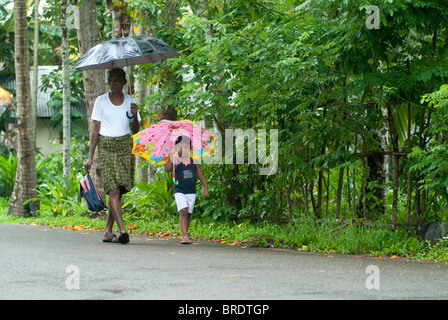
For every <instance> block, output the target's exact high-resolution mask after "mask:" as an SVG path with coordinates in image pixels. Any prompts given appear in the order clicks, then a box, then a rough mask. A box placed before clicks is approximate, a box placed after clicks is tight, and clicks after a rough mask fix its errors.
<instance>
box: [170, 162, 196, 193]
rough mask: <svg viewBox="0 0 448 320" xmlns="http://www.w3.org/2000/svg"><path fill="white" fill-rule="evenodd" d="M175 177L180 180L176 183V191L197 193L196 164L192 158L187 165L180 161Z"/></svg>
mask: <svg viewBox="0 0 448 320" xmlns="http://www.w3.org/2000/svg"><path fill="white" fill-rule="evenodd" d="M175 170H176V171H175V179H176V180H177V181H179V184H178V185H174V193H177V192H179V193H183V194H191V193H196V176H197V174H196V165H195V164H194V162H193V159H191V158H190V164H188V165H185V164H183V163H182V162H180V163H179V164H178V165H177V166H176V169H175Z"/></svg>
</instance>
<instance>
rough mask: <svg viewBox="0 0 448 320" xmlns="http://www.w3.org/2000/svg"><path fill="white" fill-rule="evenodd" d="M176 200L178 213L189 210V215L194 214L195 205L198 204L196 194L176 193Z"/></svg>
mask: <svg viewBox="0 0 448 320" xmlns="http://www.w3.org/2000/svg"><path fill="white" fill-rule="evenodd" d="M174 199H176V204H177V211H180V210H182V209H183V208H188V212H189V213H193V207H194V203H195V202H196V194H195V193H188V194H184V193H179V192H178V193H175V194H174Z"/></svg>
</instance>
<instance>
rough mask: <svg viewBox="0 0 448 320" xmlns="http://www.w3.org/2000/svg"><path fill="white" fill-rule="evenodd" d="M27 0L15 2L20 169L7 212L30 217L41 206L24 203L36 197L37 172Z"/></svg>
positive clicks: (17, 172)
mask: <svg viewBox="0 0 448 320" xmlns="http://www.w3.org/2000/svg"><path fill="white" fill-rule="evenodd" d="M26 13H27V5H26V0H17V1H15V3H14V27H15V35H14V41H15V44H14V49H15V69H16V89H17V91H16V93H17V104H16V106H17V128H18V148H17V158H18V159H17V171H16V182H15V185H14V191H13V193H12V196H11V202H10V205H9V210H8V214H10V215H13V216H27V215H29V214H30V213H32V214H34V213H35V212H36V210H38V209H39V202H38V201H30V202H28V203H27V204H26V205H24V203H25V202H27V201H28V200H30V199H32V198H34V197H36V196H37V192H36V188H37V173H36V158H35V157H36V154H35V144H36V142H35V141H36V135H35V131H36V113H35V111H34V110H33V107H32V101H31V86H30V61H29V52H28V32H27V16H26Z"/></svg>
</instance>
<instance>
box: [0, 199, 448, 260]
mask: <svg viewBox="0 0 448 320" xmlns="http://www.w3.org/2000/svg"><path fill="white" fill-rule="evenodd" d="M8 204H9V202H8V201H7V199H4V198H0V224H6V223H19V224H32V225H38V226H39V225H46V226H49V227H57V228H65V229H69V230H103V229H104V227H105V224H106V221H105V220H103V219H98V218H96V219H93V218H91V217H89V216H83V215H73V216H64V215H53V214H52V213H51V210H46V209H45V208H42V209H41V214H40V215H39V216H38V217H30V218H17V217H9V216H7V210H8ZM124 221H125V224H126V226H127V228H128V230H129V232H130V233H133V234H143V235H154V236H160V237H179V235H180V228H179V221H178V218H177V217H173V216H169V217H167V218H164V219H163V220H162V219H157V218H155V217H154V216H151V217H150V216H146V217H140V218H136V217H135V214H134V215H133V214H129V213H125V214H124ZM190 233H191V235H192V237H194V238H198V239H201V240H211V241H220V242H222V243H226V244H229V245H238V246H242V247H267V248H285V249H293V250H297V251H305V252H321V253H325V254H336V253H338V254H357V255H369V256H376V257H380V258H383V257H389V258H412V259H417V260H434V261H448V246H447V242H446V241H440V242H439V243H437V244H436V245H430V244H429V243H426V242H424V241H421V239H419V238H418V236H417V235H416V232H415V231H405V230H402V229H397V230H391V229H390V228H388V227H386V226H384V225H382V224H381V223H376V224H374V225H364V224H362V223H357V224H355V223H348V224H342V223H336V222H334V221H330V220H319V221H317V220H301V221H294V222H290V223H276V222H270V221H263V222H253V221H249V220H244V221H238V222H236V221H219V222H218V221H211V222H206V221H203V220H202V219H199V218H196V219H194V218H193V219H192V221H191V225H190Z"/></svg>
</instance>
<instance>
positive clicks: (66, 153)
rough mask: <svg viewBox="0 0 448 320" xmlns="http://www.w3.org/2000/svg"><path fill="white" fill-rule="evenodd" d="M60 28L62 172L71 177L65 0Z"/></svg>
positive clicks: (63, 1) (66, 176)
mask: <svg viewBox="0 0 448 320" xmlns="http://www.w3.org/2000/svg"><path fill="white" fill-rule="evenodd" d="M61 29H62V97H63V98H62V114H63V116H62V118H63V126H62V127H63V129H62V131H63V134H62V136H63V141H64V142H63V167H64V168H63V174H64V177H65V178H67V179H70V178H71V163H70V158H71V150H70V141H71V136H70V74H69V52H68V50H69V45H68V31H67V0H61Z"/></svg>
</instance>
